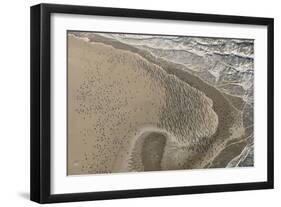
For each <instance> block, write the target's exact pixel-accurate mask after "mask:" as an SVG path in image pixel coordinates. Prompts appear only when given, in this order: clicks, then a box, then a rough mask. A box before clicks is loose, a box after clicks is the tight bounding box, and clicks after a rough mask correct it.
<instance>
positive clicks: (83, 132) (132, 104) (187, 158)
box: [66, 30, 255, 176]
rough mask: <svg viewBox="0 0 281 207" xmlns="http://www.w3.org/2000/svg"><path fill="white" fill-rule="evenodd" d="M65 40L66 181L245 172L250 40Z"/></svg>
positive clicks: (77, 35)
mask: <svg viewBox="0 0 281 207" xmlns="http://www.w3.org/2000/svg"><path fill="white" fill-rule="evenodd" d="M66 41H67V48H66V50H67V68H66V70H67V175H68V176H72V175H85V174H108V173H130V172H138V173H139V172H147V171H168V170H198V169H200V170H211V169H213V168H245V167H247V168H250V167H254V166H255V156H254V151H255V147H254V146H255V141H254V140H255V138H254V137H255V136H254V133H253V132H254V74H255V72H254V71H255V51H254V45H255V41H254V39H241V38H233V37H231V38H228V37H221V38H220V37H208V36H206V37H204V36H177V35H165V34H136V33H116V32H114V33H113V32H100V31H78V30H77V31H76V30H67V31H66ZM226 170H227V169H226Z"/></svg>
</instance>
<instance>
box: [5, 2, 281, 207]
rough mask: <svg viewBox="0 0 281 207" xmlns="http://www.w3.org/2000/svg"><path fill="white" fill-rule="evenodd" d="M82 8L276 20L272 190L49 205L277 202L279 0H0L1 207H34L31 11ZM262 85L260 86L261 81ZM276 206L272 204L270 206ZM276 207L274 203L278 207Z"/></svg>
mask: <svg viewBox="0 0 281 207" xmlns="http://www.w3.org/2000/svg"><path fill="white" fill-rule="evenodd" d="M41 2H45V3H62V4H81V5H92V6H110V7H125V8H136V9H155V10H171V11H183V12H197V13H217V14H230V15H244V16H264V17H274V18H275V106H276V107H275V129H276V130H275V189H274V190H259V191H247V192H230V193H212V194H201V195H200V194H198V195H184V196H172V197H171V196H170V197H154V198H137V199H123V200H113V201H95V202H82V203H63V204H55V205H53V206H93V205H95V206H123V207H125V206H152V205H157V206H173V205H177V206H194V205H196V206H206V205H208V206H216V207H220V206H225V205H227V206H228V207H231V206H236V207H237V206H246V205H251V206H254V205H259V206H265V205H268V204H272V205H273V206H276V204H275V203H280V202H281V196H280V195H281V179H280V174H281V161H280V158H281V156H280V155H281V153H280V151H279V150H278V149H279V145H280V144H281V142H280V139H279V137H280V135H281V130H280V129H281V127H279V126H278V123H280V121H281V120H280V118H281V112H280V109H279V108H278V105H279V104H281V99H280V96H279V91H280V89H281V81H280V78H281V71H280V70H279V68H280V67H281V60H280V59H278V58H277V57H281V51H280V46H281V45H280V41H281V40H280V37H281V13H280V8H281V3H279V1H278V0H276V1H274V0H267V1H265V0H264V1H258V0H255V1H245V0H234V1H225V0H211V1H208V0H205V1H203V0H193V1H187V0H183V1H181V0H171V1H164V0H154V1H152V0H122V1H121V0H119V1H118V0H107V1H105V0H96V1H90V0H80V1H78V0H76V1H75V0H69V1H62V0H58V1H52V0H49V1H44V0H42V1H37V0H32V1H20V0H19V1H15V0H14V1H12V0H11V1H2V2H1V12H0V15H1V18H0V22H1V32H0V57H1V59H0V72H1V74H0V94H1V96H0V97H1V101H0V126H1V127H0V132H1V135H0V140H1V144H0V164H1V170H0V206H36V205H37V204H36V203H33V202H31V201H29V199H28V198H29V112H30V110H29V95H30V94H29V87H30V86H29V7H30V6H31V5H34V4H37V3H41ZM261 84H262V83H261ZM274 204H275V205H274ZM277 205H278V204H277Z"/></svg>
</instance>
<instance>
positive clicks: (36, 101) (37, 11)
mask: <svg viewBox="0 0 281 207" xmlns="http://www.w3.org/2000/svg"><path fill="white" fill-rule="evenodd" d="M53 13H67V14H83V15H100V16H113V17H134V18H149V19H165V20H182V21H194V22H207V23H214V22H216V23H232V24H247V25H264V26H267V35H268V36H267V45H268V48H267V60H268V62H267V74H268V82H267V86H265V87H267V92H268V97H267V104H268V108H267V110H268V111H267V113H268V117H267V127H268V131H267V181H265V182H249V183H238V184H219V185H204V186H186V187H169V188H153V189H137V190H121V191H106V192H85V193H73V194H51V192H50V189H51V177H50V176H51V173H50V170H51V159H50V156H51V155H50V150H51V141H50V136H51V134H50V130H51V114H50V112H51V110H50V107H51V70H50V67H51V65H50V58H51V56H50V52H51V49H50V32H51V25H50V15H51V14H53ZM30 25H31V27H30V28H31V31H30V32H31V36H30V42H31V45H30V47H31V57H30V62H31V140H30V142H31V151H30V160H31V169H30V171H31V174H30V199H31V200H32V201H35V202H38V203H54V202H70V201H88V200H103V199H118V198H133V197H146V196H166V195H179V194H195V193H210V192H224V191H242V190H255V189H272V188H273V186H274V185H273V183H274V182H273V177H274V168H273V165H274V159H273V157H274V152H273V149H274V147H273V131H274V126H273V122H274V117H273V115H274V108H273V107H274V106H273V104H274V103H273V102H274V101H273V100H274V99H273V95H274V83H273V81H274V78H273V73H274V72H273V61H274V60H273V57H274V54H273V52H274V49H273V45H274V40H273V39H274V31H273V30H274V20H273V19H272V18H260V17H245V16H228V15H213V14H195V13H181V12H168V11H152V10H135V9H120V8H103V7H89V6H72V5H56V4H39V5H35V6H32V7H31V22H30Z"/></svg>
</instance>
